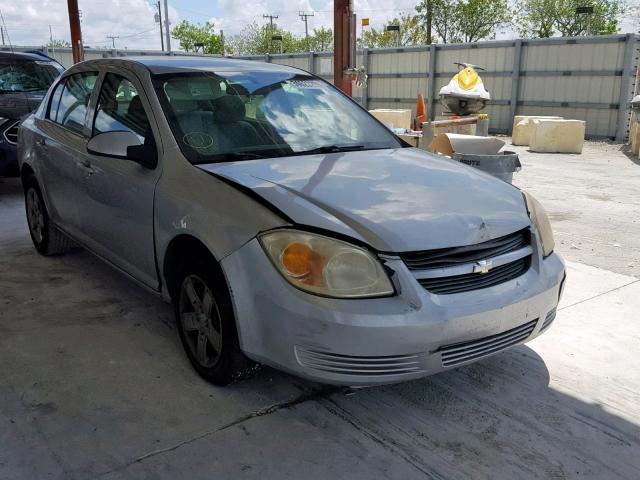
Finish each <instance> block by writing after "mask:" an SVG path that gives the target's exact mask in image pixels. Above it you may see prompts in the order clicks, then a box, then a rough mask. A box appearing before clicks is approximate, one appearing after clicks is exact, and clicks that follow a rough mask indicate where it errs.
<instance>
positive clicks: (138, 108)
mask: <svg viewBox="0 0 640 480" xmlns="http://www.w3.org/2000/svg"><path fill="white" fill-rule="evenodd" d="M127 113H128V114H129V115H132V116H136V117H141V116H144V114H145V113H144V107H143V106H142V100H141V99H140V95H136V96H135V97H133V98H132V99H131V102H130V103H129V108H128V109H127Z"/></svg>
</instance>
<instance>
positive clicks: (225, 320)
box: [171, 257, 254, 386]
mask: <svg viewBox="0 0 640 480" xmlns="http://www.w3.org/2000/svg"><path fill="white" fill-rule="evenodd" d="M174 277H175V278H173V279H171V283H172V285H173V288H172V289H171V290H172V299H173V305H174V310H175V315H176V324H177V327H178V331H179V333H180V340H181V341H182V346H183V347H184V350H185V353H186V354H187V357H188V358H189V361H190V362H191V364H192V365H193V367H194V368H195V370H196V371H197V372H198V373H199V374H200V376H202V377H203V378H204V379H205V380H207V381H209V382H211V383H213V384H214V385H218V386H224V385H228V384H229V383H232V382H234V381H236V380H239V379H240V378H243V377H244V376H246V375H247V374H248V373H249V372H251V371H252V367H253V366H254V363H253V362H251V361H250V360H249V359H248V358H247V357H246V356H245V355H244V354H243V353H242V351H241V350H240V345H239V342H238V333H237V329H236V322H235V317H234V314H233V308H232V305H231V297H230V295H229V290H228V288H227V286H226V282H225V280H224V277H223V275H222V273H220V270H219V266H218V265H217V264H214V263H213V260H208V261H207V260H205V261H203V259H202V258H194V257H188V258H186V259H181V262H180V266H179V267H178V271H177V272H176V273H175V275H174Z"/></svg>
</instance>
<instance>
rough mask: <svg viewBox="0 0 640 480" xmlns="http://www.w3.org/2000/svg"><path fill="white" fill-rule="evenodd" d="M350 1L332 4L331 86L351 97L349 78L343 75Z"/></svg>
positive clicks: (346, 61)
mask: <svg viewBox="0 0 640 480" xmlns="http://www.w3.org/2000/svg"><path fill="white" fill-rule="evenodd" d="M351 1H352V0H335V1H334V2H333V29H334V36H333V84H334V85H335V86H336V87H338V88H339V89H340V90H342V91H343V92H344V93H346V94H347V95H351V78H350V77H349V76H348V75H346V74H345V70H346V68H347V67H348V66H349V49H350V45H349V27H350V24H351V8H350V2H351Z"/></svg>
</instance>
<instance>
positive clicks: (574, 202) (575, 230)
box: [505, 139, 640, 277]
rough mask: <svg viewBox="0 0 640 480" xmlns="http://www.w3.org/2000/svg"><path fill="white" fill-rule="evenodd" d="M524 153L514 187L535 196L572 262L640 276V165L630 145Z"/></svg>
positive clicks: (520, 150)
mask: <svg viewBox="0 0 640 480" xmlns="http://www.w3.org/2000/svg"><path fill="white" fill-rule="evenodd" d="M506 140H507V142H508V143H507V145H506V146H505V149H508V150H515V151H516V152H518V153H519V154H520V161H521V162H522V165H523V166H522V170H521V171H520V172H519V173H516V174H515V176H514V184H515V185H517V186H518V187H520V188H523V189H525V190H527V191H529V192H531V193H532V194H533V195H534V196H535V197H536V198H537V199H538V200H540V202H541V203H542V204H543V205H544V207H545V208H546V209H547V212H548V213H549V216H550V218H551V223H552V225H553V230H554V233H555V237H556V245H557V249H558V251H559V252H560V253H561V254H562V255H563V256H564V257H565V258H566V259H568V260H572V261H575V262H580V263H585V264H587V265H593V266H597V267H600V268H604V269H607V270H611V271H614V272H617V273H621V274H625V275H631V276H635V277H640V161H639V160H638V158H637V157H636V158H634V157H633V156H632V155H631V154H630V153H629V150H628V148H627V147H626V146H621V145H619V144H612V143H604V142H586V143H585V146H584V150H583V153H582V155H566V154H549V153H533V152H529V151H528V147H516V146H513V145H510V142H509V140H510V139H506Z"/></svg>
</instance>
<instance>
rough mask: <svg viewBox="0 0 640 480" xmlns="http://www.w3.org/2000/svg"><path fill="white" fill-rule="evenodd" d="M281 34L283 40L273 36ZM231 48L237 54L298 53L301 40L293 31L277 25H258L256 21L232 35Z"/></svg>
mask: <svg viewBox="0 0 640 480" xmlns="http://www.w3.org/2000/svg"><path fill="white" fill-rule="evenodd" d="M276 35H280V36H281V37H282V40H273V39H272V37H273V36H276ZM228 44H229V50H230V52H232V53H234V54H235V55H264V54H267V53H269V54H277V53H280V51H281V49H282V53H297V52H299V51H301V50H300V42H299V41H298V40H296V39H295V38H294V36H293V34H292V33H291V32H287V31H286V30H282V29H281V28H278V27H277V26H275V25H274V26H273V28H272V27H271V26H270V25H258V24H257V23H256V22H254V23H250V24H249V25H247V26H245V27H244V28H243V29H242V31H241V32H240V33H239V34H238V35H235V36H234V37H232V38H231V39H230V40H229V42H228Z"/></svg>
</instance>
